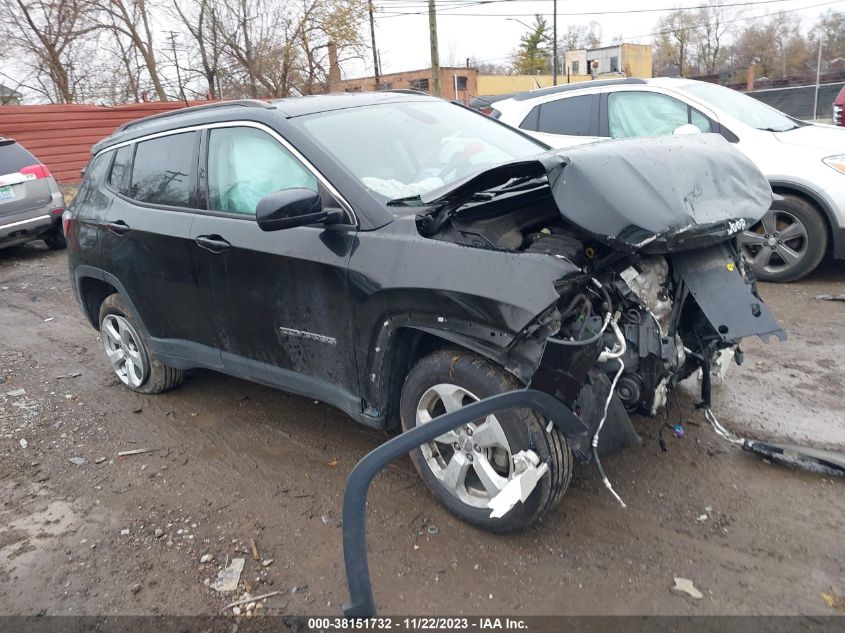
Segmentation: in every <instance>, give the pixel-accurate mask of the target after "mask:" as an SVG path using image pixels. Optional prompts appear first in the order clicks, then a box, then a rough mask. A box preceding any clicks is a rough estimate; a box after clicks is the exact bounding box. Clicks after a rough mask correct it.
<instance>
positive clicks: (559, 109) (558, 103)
mask: <svg viewBox="0 0 845 633" xmlns="http://www.w3.org/2000/svg"><path fill="white" fill-rule="evenodd" d="M598 108H599V95H598V94H586V95H585V94H581V95H574V96H566V97H558V98H556V99H554V100H553V101H547V102H545V103H541V104H539V105H536V106H534V107H533V108H532V109H531V110H530V111H529V113H528V114H527V115H526V117H525V119H523V121H522V123H520V124H519V127H520V128H521V129H523V130H525V131H526V132H528V133H529V134H531V135H532V136H534V137H535V138H538V139H539V140H541V141H543V142H544V143H547V144H548V145H551V146H552V147H572V146H574V145H584V144H586V143H593V142H595V141H597V140H599V130H598V119H599V117H598V112H599V110H598Z"/></svg>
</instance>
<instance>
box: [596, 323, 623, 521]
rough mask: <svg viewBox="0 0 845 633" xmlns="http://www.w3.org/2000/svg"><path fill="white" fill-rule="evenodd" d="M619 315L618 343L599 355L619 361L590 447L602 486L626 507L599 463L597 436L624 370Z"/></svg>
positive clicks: (603, 359) (614, 329)
mask: <svg viewBox="0 0 845 633" xmlns="http://www.w3.org/2000/svg"><path fill="white" fill-rule="evenodd" d="M619 316H620V315H619V314H618V313H617V314H616V315H614V317H613V320H612V321H611V325H612V328H613V332H614V334H616V339H617V341H618V345H614V349H612V350H609V349H605V350H604V351H603V352H602V353H601V355H600V356H599V360H601V361H607V360H614V359H615V360H617V361H619V370H618V371H617V372H616V375H615V376H614V377H613V382H611V383H610V391H609V392H608V394H607V399H606V400H605V401H604V410H603V411H602V416H601V420H600V421H599V424H598V426H597V427H596V432H595V433H594V434H593V441H592V448H593V459H594V460H595V462H596V468H597V469H598V471H599V476H600V477H601V480H602V483H603V484H604V487H605V488H607V489H608V490H609V491H610V494H612V495H613V497H614V498H615V499H616V500H617V501H618V502H619V505H621V506H622V507H623V508H627V507H628V506H626V505H625V502H624V501H622V497H620V496H619V494H618V493H617V492H616V490H614V489H613V484H611V483H610V479H608V477H607V474H606V473H605V472H604V467H603V466H602V465H601V460H600V459H599V437H600V436H601V430H602V427H604V423H605V421H606V420H607V412H608V410H609V409H610V401H611V400H613V396H614V395H615V393H616V383H617V382H619V378H620V377H621V376H622V372H623V371H625V363H624V362H623V360H622V356H623V355H624V354H625V350H626V349H627V343H626V342H625V337H624V336H623V334H622V330H620V329H619V325H618V324H617V321H618V320H619Z"/></svg>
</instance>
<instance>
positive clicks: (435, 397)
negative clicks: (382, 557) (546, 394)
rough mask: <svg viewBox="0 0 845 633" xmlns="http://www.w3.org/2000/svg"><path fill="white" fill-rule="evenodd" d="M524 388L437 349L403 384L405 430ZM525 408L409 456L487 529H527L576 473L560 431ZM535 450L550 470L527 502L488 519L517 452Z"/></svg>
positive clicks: (450, 504) (488, 367)
mask: <svg viewBox="0 0 845 633" xmlns="http://www.w3.org/2000/svg"><path fill="white" fill-rule="evenodd" d="M521 388H522V385H521V384H520V383H519V382H518V381H517V380H516V379H515V378H514V377H513V376H511V375H510V374H508V373H507V372H505V371H504V370H503V369H501V368H500V367H498V366H497V365H494V364H493V363H491V362H490V361H488V360H486V359H484V358H482V357H481V356H478V355H477V354H473V353H471V352H467V351H465V350H461V349H455V348H446V349H441V350H438V351H436V352H434V353H432V354H431V355H429V356H427V357H425V358H423V359H422V360H420V361H419V362H418V363H417V364H416V365H415V366H414V368H413V369H412V370H411V371H410V373H409V374H408V377H407V379H406V381H405V386H404V387H403V389H402V396H401V401H400V414H401V419H402V428H403V430H406V431H407V430H409V429H412V428H414V427H415V426H417V425H418V424H425V423H426V422H428V421H430V420H431V419H432V418H434V417H437V416H438V415H442V414H443V413H445V412H449V411H454V410H456V409H459V408H461V407H462V406H465V405H466V404H469V403H471V402H474V401H477V400H481V399H484V398H488V397H490V396H493V395H497V394H500V393H504V392H506V391H513V390H515V389H521ZM545 426H546V425H545V422H544V420H543V419H542V418H541V417H540V416H538V415H537V414H536V413H534V412H533V411H531V410H528V409H511V410H507V411H501V412H498V413H496V414H494V415H491V416H488V417H487V418H485V419H483V420H476V421H475V422H472V423H470V424H469V425H467V427H464V428H460V429H456V430H455V431H453V432H451V433H447V434H445V435H442V436H440V437H438V438H437V439H436V440H435V441H433V442H430V443H428V444H424V445H423V446H421V447H419V448H417V449H415V450H413V451H412V452H411V460H412V461H413V463H414V467H415V468H416V469H417V472H418V473H419V474H420V477H421V478H422V480H423V482H425V484H426V486H427V487H428V488H429V489H430V490H431V492H432V493H433V494H434V496H435V497H437V499H438V500H439V501H440V502H441V503H442V504H443V505H444V506H446V508H447V509H448V510H449V511H450V512H452V513H453V514H455V515H456V516H457V517H459V518H461V519H463V520H464V521H467V522H468V523H471V524H473V525H475V526H477V527H479V528H481V529H483V530H487V531H489V532H497V533H504V532H513V531H517V530H521V529H524V528H525V527H527V526H528V525H530V524H531V523H533V522H534V521H536V520H537V519H538V518H539V517H540V516H541V515H542V514H544V513H545V512H546V511H547V510H548V509H550V508H551V507H552V505H553V504H554V502H555V501H556V500H557V499H558V498H559V497H560V495H561V494H562V493H563V492H564V491H565V490H566V488H567V486H568V485H569V480H570V478H571V477H572V453H571V452H570V449H569V445H568V443H567V441H566V438H565V437H564V436H563V435H562V434H561V433H560V432H559V431H558V430H557V429H553V430H552V432H551V433H548V432H546V429H545ZM522 450H532V451H534V452H535V453H536V454H537V456H538V457H539V458H540V463H546V464H547V465H548V467H549V472H548V473H547V474H545V475H544V476H543V477H542V478H541V479H540V481H539V482H538V483H537V486H536V487H535V488H534V491H533V492H532V493H531V496H529V498H528V499H527V500H526V501H525V503H517V504H516V506H514V508H513V509H512V510H511V511H510V512H508V513H507V514H506V515H505V516H504V517H501V518H499V519H491V518H490V510H489V509H488V508H487V502H488V501H489V500H490V499H491V498H492V496H494V495H495V494H496V493H497V492H498V491H499V490H501V488H502V487H503V486H504V485H505V484H506V483H507V482H508V480H509V479H511V478H512V477H513V461H512V458H513V456H514V455H516V454H517V453H519V452H520V451H522Z"/></svg>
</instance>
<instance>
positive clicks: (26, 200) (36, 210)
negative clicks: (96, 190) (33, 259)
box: [0, 137, 65, 249]
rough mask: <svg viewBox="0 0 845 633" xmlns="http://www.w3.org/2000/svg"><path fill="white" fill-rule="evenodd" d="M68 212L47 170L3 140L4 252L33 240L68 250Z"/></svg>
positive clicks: (0, 208)
mask: <svg viewBox="0 0 845 633" xmlns="http://www.w3.org/2000/svg"><path fill="white" fill-rule="evenodd" d="M64 210H65V202H64V199H63V197H62V192H61V191H59V186H58V185H57V184H56V181H55V180H54V179H53V177H52V176H51V175H50V170H49V169H47V166H46V165H44V164H42V163H41V162H40V161H39V160H38V159H37V158H35V156H33V155H32V154H30V153H29V152H28V151H26V149H24V148H23V146H22V145H20V144H19V143H16V142H15V141H14V140H13V139H10V138H2V137H0V248H6V247H8V246H14V245H15V244H23V243H25V242H31V241H33V240H44V242H45V243H46V244H47V246H48V247H50V248H52V249H61V248H64V247H65V236H64V233H63V232H62V213H64Z"/></svg>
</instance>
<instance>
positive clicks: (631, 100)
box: [607, 91, 710, 138]
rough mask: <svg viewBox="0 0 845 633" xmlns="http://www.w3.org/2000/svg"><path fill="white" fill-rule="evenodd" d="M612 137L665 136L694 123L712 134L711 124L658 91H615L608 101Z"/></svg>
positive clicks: (609, 127)
mask: <svg viewBox="0 0 845 633" xmlns="http://www.w3.org/2000/svg"><path fill="white" fill-rule="evenodd" d="M607 119H608V121H607V122H608V129H609V132H610V136H611V137H613V138H630V137H640V136H665V135H668V134H672V133H673V132H674V131H675V130H676V129H677V128H679V127H680V126H682V125H686V124H687V123H692V124H693V125H695V126H696V127H698V129H700V130H701V131H702V132H710V121H709V119H707V118H706V117H705V116H704V115H703V114H701V113H700V112H698V111H697V110H694V109H692V108H690V107H689V106H688V105H687V104H686V103H684V102H683V101H680V100H678V99H675V98H673V97H668V96H666V95H664V94H660V93H657V92H639V91H631V92H612V93H610V94H609V95H608V98H607Z"/></svg>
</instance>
